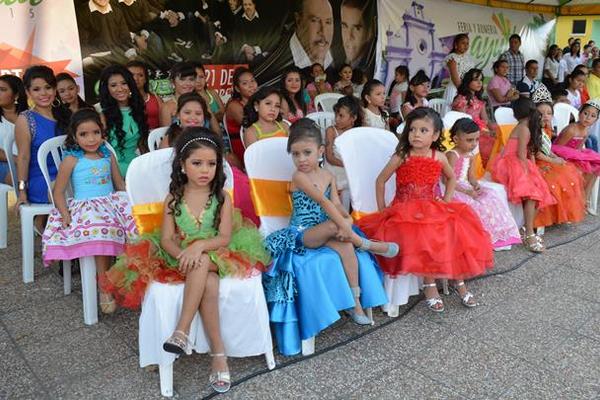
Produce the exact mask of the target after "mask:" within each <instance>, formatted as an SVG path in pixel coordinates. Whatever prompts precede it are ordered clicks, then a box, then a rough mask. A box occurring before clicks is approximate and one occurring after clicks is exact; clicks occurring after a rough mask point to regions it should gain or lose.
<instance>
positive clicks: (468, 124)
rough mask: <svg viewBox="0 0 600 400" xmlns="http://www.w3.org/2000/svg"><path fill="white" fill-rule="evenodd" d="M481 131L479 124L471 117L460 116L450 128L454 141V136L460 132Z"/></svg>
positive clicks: (451, 137)
mask: <svg viewBox="0 0 600 400" xmlns="http://www.w3.org/2000/svg"><path fill="white" fill-rule="evenodd" d="M475 132H479V126H478V125H477V124H476V123H475V121H473V120H472V119H471V118H459V119H457V120H456V122H455V123H454V125H452V128H450V140H451V141H452V142H454V138H456V136H457V135H459V134H460V133H466V134H469V133H475Z"/></svg>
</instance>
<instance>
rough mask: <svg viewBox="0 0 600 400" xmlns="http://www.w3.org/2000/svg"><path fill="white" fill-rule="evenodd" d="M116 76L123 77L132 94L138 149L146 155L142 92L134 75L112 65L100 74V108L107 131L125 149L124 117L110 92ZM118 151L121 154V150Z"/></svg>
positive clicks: (146, 126)
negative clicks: (113, 77) (110, 84)
mask: <svg viewBox="0 0 600 400" xmlns="http://www.w3.org/2000/svg"><path fill="white" fill-rule="evenodd" d="M114 75H121V76H122V77H123V79H125V82H126V83H127V86H128V87H129V91H130V92H131V97H130V98H129V107H130V108H131V116H132V117H133V120H134V121H135V123H136V124H137V126H138V130H139V135H140V137H139V140H138V148H139V149H140V151H141V152H142V153H146V152H148V124H147V123H146V111H145V108H144V99H142V96H141V95H140V91H139V90H138V88H137V86H136V84H135V81H134V80H133V75H131V72H129V70H128V69H127V68H125V67H123V66H122V65H110V66H108V67H106V68H104V69H103V70H102V73H101V74H100V106H101V107H102V113H103V114H104V116H105V117H106V131H107V132H108V134H109V135H110V134H111V133H112V134H114V135H115V137H116V138H117V143H118V147H123V145H124V142H125V131H124V130H123V115H122V114H121V110H120V108H119V104H118V103H117V100H115V98H114V97H112V96H111V95H110V93H109V91H108V80H109V79H110V77H111V76H114ZM117 151H118V152H121V151H120V150H119V149H117Z"/></svg>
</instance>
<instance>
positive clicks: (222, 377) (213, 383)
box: [208, 353, 231, 393]
mask: <svg viewBox="0 0 600 400" xmlns="http://www.w3.org/2000/svg"><path fill="white" fill-rule="evenodd" d="M210 356H211V357H227V356H225V354H223V353H215V354H211V355H210ZM208 383H209V384H210V387H211V388H213V390H214V391H215V392H217V393H226V392H228V391H229V389H230V388H231V374H230V373H229V371H217V372H213V373H211V374H210V376H209V377H208Z"/></svg>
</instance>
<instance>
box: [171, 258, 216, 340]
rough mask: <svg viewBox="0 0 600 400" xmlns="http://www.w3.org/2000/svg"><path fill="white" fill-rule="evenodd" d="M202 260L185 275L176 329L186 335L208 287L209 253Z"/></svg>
mask: <svg viewBox="0 0 600 400" xmlns="http://www.w3.org/2000/svg"><path fill="white" fill-rule="evenodd" d="M201 260H202V261H201V263H200V266H199V267H196V268H194V269H192V270H191V271H188V273H187V274H186V275H185V284H184V289H183V306H182V307H181V315H180V316H179V321H178V322H177V327H176V328H175V330H176V331H180V332H183V333H185V334H186V335H187V334H188V333H189V332H190V325H191V324H192V320H193V319H194V315H196V311H198V307H199V306H200V301H201V300H202V296H203V295H204V289H205V287H206V277H207V275H208V269H209V267H210V265H211V264H212V262H211V261H210V258H209V257H208V255H207V254H203V255H202V258H201Z"/></svg>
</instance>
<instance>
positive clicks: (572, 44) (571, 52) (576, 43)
mask: <svg viewBox="0 0 600 400" xmlns="http://www.w3.org/2000/svg"><path fill="white" fill-rule="evenodd" d="M577 45H579V50H577V57H579V56H580V55H581V42H579V41H577V40H573V43H571V45H570V46H569V54H570V55H573V47H575V46H577Z"/></svg>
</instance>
